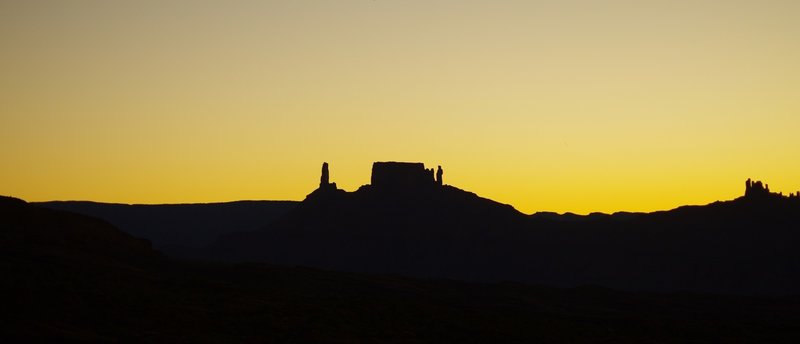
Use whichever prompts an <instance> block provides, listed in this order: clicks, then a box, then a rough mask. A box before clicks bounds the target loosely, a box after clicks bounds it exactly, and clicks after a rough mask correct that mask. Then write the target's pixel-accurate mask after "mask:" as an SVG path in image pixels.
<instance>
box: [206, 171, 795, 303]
mask: <svg viewBox="0 0 800 344" xmlns="http://www.w3.org/2000/svg"><path fill="white" fill-rule="evenodd" d="M372 181H373V183H374V185H365V186H362V187H361V188H359V189H358V190H357V191H355V192H345V191H343V190H338V189H336V188H330V187H326V188H320V189H317V190H315V191H314V192H312V193H311V194H309V195H308V197H306V199H305V200H304V201H303V202H302V203H301V204H300V205H299V206H298V207H297V208H295V209H294V210H292V211H290V212H289V213H287V214H286V215H285V216H283V217H281V218H280V219H278V220H276V221H275V222H273V223H272V224H271V225H269V226H266V227H265V228H263V229H262V230H259V231H251V232H242V233H233V234H229V235H226V236H224V237H221V238H220V240H218V241H217V242H216V243H215V244H214V245H212V246H211V247H210V248H209V250H208V251H206V254H207V256H206V257H207V258H209V259H222V260H229V261H259V262H269V263H276V264H287V265H305V266H313V267H319V268H325V269H333V270H343V271H355V272H368V273H395V274H401V275H406V276H416V277H424V278H451V279H458V280H467V281H482V282H496V281H516V282H524V283H535V284H545V285H553V286H561V287H575V286H579V285H586V284H589V285H600V286H605V287H610V288H615V289H623V290H647V291H658V292H675V291H691V292H711V293H733V294H795V293H800V270H798V269H800V251H798V250H796V248H795V246H796V243H798V242H800V231H798V227H797V223H800V211H799V210H800V197H797V196H794V195H793V196H790V197H787V196H782V195H780V194H774V193H771V192H769V191H767V189H766V187H763V188H762V187H760V186H759V185H760V183H752V182H749V181H748V183H747V189H746V196H743V197H740V198H738V199H736V200H732V201H726V202H715V203H712V204H709V205H706V206H687V207H680V208H677V209H674V210H670V211H662V212H655V213H651V214H639V213H616V214H612V215H606V214H599V213H595V214H590V215H588V216H578V215H574V214H565V215H557V214H552V213H539V214H534V215H530V216H529V215H524V214H521V213H519V212H518V211H516V210H515V209H514V208H513V207H511V206H508V205H504V204H500V203H497V202H494V201H491V200H488V199H484V198H481V197H478V196H477V195H475V194H473V193H470V192H466V191H463V190H460V189H458V188H455V187H452V186H445V185H442V186H439V185H438V183H436V182H435V178H433V173H432V169H425V167H424V165H422V164H420V163H398V162H388V163H375V165H373V176H372Z"/></svg>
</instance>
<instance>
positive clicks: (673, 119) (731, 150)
mask: <svg viewBox="0 0 800 344" xmlns="http://www.w3.org/2000/svg"><path fill="white" fill-rule="evenodd" d="M798 15H800V2H796V1H727V2H719V1H704V0H699V1H589V0H585V1H578V0H572V1H570V0H566V1H390V0H376V1H355V0H354V1H349V0H348V1H273V2H268V1H226V2H220V1H131V2H111V1H80V2H77V1H3V2H0V46H2V47H3V48H2V54H0V75H2V76H3V77H2V78H0V161H2V162H3V163H2V168H1V169H0V194H5V195H11V196H15V197H20V198H23V199H26V200H29V201H43V200H55V199H89V200H96V201H106V202H124V203H174V202H212V201H229V200H238V199H293V200H300V199H302V198H303V197H304V196H305V195H306V194H307V193H309V192H310V191H312V190H313V189H314V188H315V187H316V185H317V183H318V181H319V169H320V165H321V163H322V162H323V161H327V162H329V163H330V164H331V179H332V181H335V182H337V183H338V185H339V186H340V187H342V188H344V189H346V190H355V189H356V188H357V187H358V186H360V185H362V184H366V183H368V182H369V173H370V167H371V164H372V162H373V161H387V160H397V161H421V162H425V163H426V164H428V165H432V166H435V165H437V164H441V165H442V166H443V167H444V170H445V176H444V178H445V182H446V183H448V184H451V185H455V186H458V187H460V188H463V189H466V190H470V191H473V192H476V193H478V194H479V195H481V196H484V197H488V198H492V199H495V200H497V201H500V202H503V203H509V204H512V205H514V206H515V207H516V208H517V209H519V210H521V211H523V212H526V213H531V212H535V211H545V210H547V211H558V212H566V211H572V212H577V213H588V212H592V211H603V212H613V211H619V210H629V211H652V210H660V209H669V208H672V207H675V206H679V205H682V204H702V203H708V202H712V201H714V200H717V199H731V198H734V197H736V196H738V195H740V194H742V192H743V189H744V180H745V179H747V178H748V177H752V178H758V179H762V180H765V181H766V182H768V183H769V184H770V186H771V188H772V189H773V190H780V191H784V192H793V191H797V190H800V160H799V159H798V151H800V150H798V148H800V135H798V131H799V130H800V96H798V95H799V94H800V63H798V62H797V61H800V39H798V38H800V20H797V18H798Z"/></svg>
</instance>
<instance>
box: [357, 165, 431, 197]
mask: <svg viewBox="0 0 800 344" xmlns="http://www.w3.org/2000/svg"><path fill="white" fill-rule="evenodd" d="M435 184H436V182H435V180H434V176H433V169H425V164H423V163H421V162H413V163H412V162H394V161H390V162H376V163H374V164H372V184H371V186H372V187H374V188H376V189H380V190H405V191H409V190H419V189H425V188H430V187H431V186H434V185H435Z"/></svg>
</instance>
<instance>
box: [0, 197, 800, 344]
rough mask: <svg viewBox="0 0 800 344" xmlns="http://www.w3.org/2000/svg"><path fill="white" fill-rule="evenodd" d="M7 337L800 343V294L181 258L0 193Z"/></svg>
mask: <svg viewBox="0 0 800 344" xmlns="http://www.w3.org/2000/svg"><path fill="white" fill-rule="evenodd" d="M0 233H1V234H0V249H2V251H3V253H4V258H3V259H2V260H0V269H1V270H0V273H2V274H3V279H2V282H1V283H2V285H1V287H2V289H3V290H4V293H3V295H4V298H5V300H4V302H3V307H2V313H3V314H2V315H3V318H4V319H7V320H6V321H5V322H3V324H2V331H1V332H0V337H1V338H0V339H4V340H3V341H4V342H15V341H19V340H25V341H31V340H39V339H41V340H45V339H55V338H59V339H75V340H101V341H132V342H275V343H295V342H339V343H345V342H347V343H353V342H370V343H372V342H391V343H401V342H402V343H409V342H410V343H413V342H435V343H442V342H459V343H462V342H479V343H487V342H520V343H531V342H537V343H548V342H559V343H561V342H567V343H599V342H608V343H626V342H627V343H701V342H715V343H716V342H724V343H797V342H798V341H800V298H798V297H795V296H783V297H744V296H720V295H716V296H715V295H703V294H686V293H677V294H676V293H673V294H655V293H633V292H617V291H612V290H609V289H602V288H594V287H578V288H570V289H556V288H546V287H537V286H530V285H524V284H514V283H493V284H477V283H466V282H455V281H447V280H422V279H409V278H402V277H394V276H386V275H371V274H358V273H343V272H329V271H323V270H316V269H308V268H301V267H278V266H270V265H263V264H222V263H200V262H181V261H174V260H170V259H167V258H165V257H164V256H163V255H161V254H159V253H158V252H156V251H154V250H152V249H150V248H149V245H148V243H147V242H146V241H145V240H141V239H137V238H134V237H132V236H130V235H128V234H125V233H122V232H120V231H119V230H117V229H116V228H114V227H113V226H111V225H110V224H108V223H107V222H104V221H102V220H97V219H94V218H91V217H87V216H82V215H76V214H72V213H67V212H62V211H56V210H50V209H42V208H37V207H33V206H31V205H29V204H27V203H25V202H23V201H20V200H17V199H12V198H0Z"/></svg>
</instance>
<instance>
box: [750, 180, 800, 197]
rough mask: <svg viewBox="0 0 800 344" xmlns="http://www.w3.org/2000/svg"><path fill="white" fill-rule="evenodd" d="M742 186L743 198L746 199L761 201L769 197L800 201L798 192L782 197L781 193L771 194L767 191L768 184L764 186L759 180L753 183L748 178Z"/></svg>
mask: <svg viewBox="0 0 800 344" xmlns="http://www.w3.org/2000/svg"><path fill="white" fill-rule="evenodd" d="M744 184H745V189H744V197H745V198H748V199H763V198H769V197H772V198H791V199H800V191H798V192H796V193H789V195H788V196H784V195H783V192H779V193H773V192H771V191H769V184H764V183H762V182H761V181H760V180H758V181H753V180H751V179H750V178H748V179H747V181H745V183H744Z"/></svg>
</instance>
